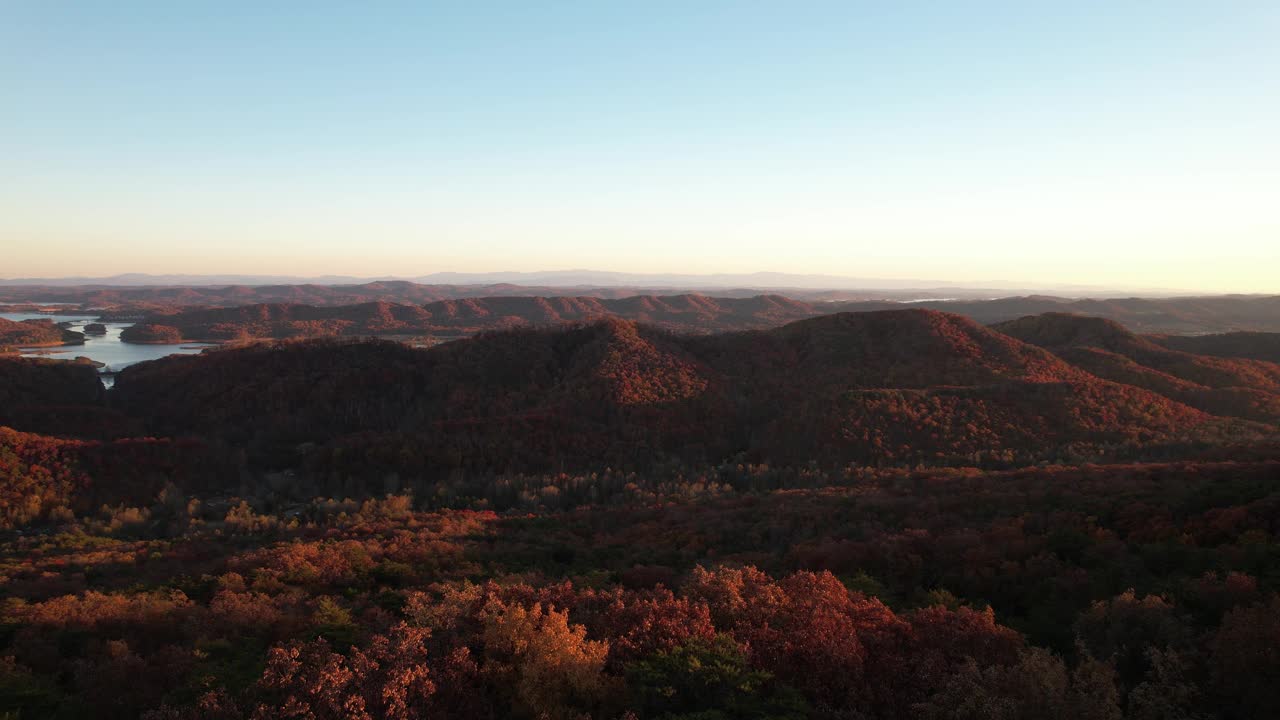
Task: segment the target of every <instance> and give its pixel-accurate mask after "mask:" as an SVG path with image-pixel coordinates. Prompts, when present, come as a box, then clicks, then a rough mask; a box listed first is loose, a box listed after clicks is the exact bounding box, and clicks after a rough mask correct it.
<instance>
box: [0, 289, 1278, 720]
mask: <svg viewBox="0 0 1280 720" xmlns="http://www.w3.org/2000/svg"><path fill="white" fill-rule="evenodd" d="M1247 344H1248V343H1246V345H1247ZM1228 354H1229V353H1228V350H1227V349H1222V348H1219V351H1218V352H1214V353H1200V352H1191V351H1188V350H1186V349H1182V348H1180V347H1178V344H1177V343H1176V342H1173V341H1169V340H1167V339H1157V338H1150V337H1144V336H1139V335H1134V334H1133V333H1131V332H1129V331H1127V330H1125V329H1124V328H1123V327H1121V326H1120V325H1118V324H1115V323H1111V322H1105V321H1099V320H1095V319H1090V318H1080V317H1075V316H1068V315H1045V316H1040V317H1036V318H1027V319H1023V320H1019V321H1016V322H1013V323H1009V324H1007V325H1000V326H997V327H995V328H987V327H983V326H981V325H979V324H977V323H975V322H973V321H972V320H969V319H966V318H963V317H960V316H957V315H949V314H943V313H937V312H932V311H927V310H911V311H893V312H878V313H845V314H838V315H832V316H826V317H819V318H813V319H809V320H803V321H800V322H796V323H792V324H790V325H786V326H783V327H780V328H776V329H771V330H757V331H743V332H735V333H721V334H702V335H685V334H677V333H672V332H670V331H668V330H664V329H661V328H654V327H650V326H645V325H637V324H635V323H631V322H627V321H622V320H618V319H606V320H601V321H596V322H592V323H587V324H580V325H572V326H565V327H558V328H553V329H547V328H527V327H526V328H514V329H510V330H506V331H502V332H493V333H482V334H481V335H479V336H477V337H474V338H470V339H466V340H460V341H457V342H451V343H446V344H443V345H439V346H436V347H433V348H430V349H425V350H422V349H414V348H410V347H408V346H405V345H401V344H398V343H394V342H389V341H367V340H366V341H333V340H328V341H326V340H306V341H292V342H278V343H264V344H257V345H249V346H246V347H240V348H235V349H225V350H218V351H213V352H206V353H203V354H201V355H198V356H183V357H171V358H167V359H164V360H161V361H153V362H149V363H142V364H139V365H136V366H133V367H131V368H128V369H126V370H125V371H124V372H122V373H121V374H120V375H119V376H118V377H117V380H116V384H115V387H114V388H113V389H112V390H110V391H103V390H102V388H101V385H100V384H98V383H97V379H96V377H94V373H93V369H92V368H90V367H86V366H77V365H75V364H73V363H59V362H52V361H35V360H30V359H26V358H2V359H0V424H3V425H6V426H8V427H6V428H0V528H4V530H3V531H0V596H3V597H4V598H5V600H4V605H3V607H2V608H0V613H2V616H0V717H4V716H5V715H6V714H8V716H12V717H20V718H23V719H24V720H26V719H28V718H42V717H57V718H78V717H88V716H92V717H106V718H135V717H146V718H151V719H154V720H159V719H168V718H193V719H194V718H202V719H210V720H212V719H215V718H216V719H222V718H226V719H231V718H276V717H295V718H413V717H456V718H486V717H487V718H507V717H515V718H609V719H623V718H636V719H637V720H639V719H644V718H685V719H688V720H692V719H694V718H697V719H699V720H709V719H712V718H726V719H727V718H849V719H854V718H857V719H860V720H861V719H868V718H903V719H906V718H962V719H963V718H972V719H974V720H979V719H988V718H999V719H1009V720H1014V719H1027V720H1031V719H1038V718H1046V719H1047V718H1098V719H1103V718H1107V719H1111V718H1116V719H1119V718H1141V719H1144V720H1146V719H1151V720H1154V719H1156V718H1174V719H1176V718H1185V719H1188V720H1190V719H1193V718H1231V719H1244V718H1269V717H1276V716H1277V715H1280V691H1277V688H1280V653H1278V652H1277V650H1276V648H1278V647H1280V543H1277V542H1276V535H1277V533H1280V428H1278V425H1277V423H1278V422H1280V414H1277V413H1276V407H1277V403H1276V398H1277V397H1278V396H1280V366H1278V365H1276V364H1274V363H1271V362H1267V361H1266V360H1265V359H1259V358H1248V357H1240V355H1246V354H1247V353H1241V352H1239V351H1238V349H1237V351H1236V355H1235V356H1233V357H1227V355H1228ZM121 688H128V689H129V691H128V692H122V691H121Z"/></svg>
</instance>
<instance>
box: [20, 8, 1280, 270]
mask: <svg viewBox="0 0 1280 720" xmlns="http://www.w3.org/2000/svg"><path fill="white" fill-rule="evenodd" d="M268 5H269V6H271V7H266V6H268ZM1277 38H1280V3H1277V2H1275V1H1274V0H1269V1H1263V2H1247V1H1243V0H1242V1H1231V0H1227V1H1225V2H1203V1H1202V2H1179V1H1177V0H1167V1H1159V2H1157V1H1154V0H1153V1H1136V2H999V3H991V2H987V3H983V2H929V3H924V2H902V3H887V2H875V3H869V2H868V3H862V2H853V1H851V0H846V1H844V2H822V3H805V2H769V3H763V2H745V1H736V2H712V1H700V0H685V1H683V2H643V3H641V2H633V3H613V2H590V3H588V2H581V3H556V2H545V3H542V2H465V3H464V2H456V3H435V2H426V1H425V0H424V1H422V2H415V3H404V4H397V3H341V4H337V3H334V4H329V3H324V2H312V3H236V2H207V3H206V2H176V3H175V2H127V1H124V2H119V3H111V2H96V1H95V2H80V3H71V2H54V1H52V0H49V1H34V0H33V1H31V2H7V3H3V5H0V103H2V105H0V246H3V255H2V256H0V277H19V276H48V275H71V274H108V273H114V272H129V271H137V272H244V273H251V272H252V273H291V274H302V275H311V274H324V273H344V274H356V275H384V274H395V275H413V274H421V273H426V272H432V271H437V270H464V271H481V270H545V269H562V268H570V267H590V268H595V269H606V270H623V271H626V270H634V271H645V272H654V271H671V272H714V271H727V272H740V271H755V270H775V271H782V272H824V273H835V274H844V275H853V276H874V277H907V278H920V277H925V278H935V279H945V280H962V281H974V282H979V281H988V280H1004V281H1010V282H1045V283H1052V282H1061V283H1096V284H1104V285H1122V286H1130V287H1175V288H1190V289H1204V290H1238V291H1274V292H1280V42H1277Z"/></svg>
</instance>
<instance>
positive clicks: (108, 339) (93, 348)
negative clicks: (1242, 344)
mask: <svg viewBox="0 0 1280 720" xmlns="http://www.w3.org/2000/svg"><path fill="white" fill-rule="evenodd" d="M97 317H98V316H96V315H62V314H48V313H0V318H4V319H5V320H13V321H21V320H31V319H48V320H52V321H54V322H56V323H60V322H69V323H71V327H70V329H72V330H75V331H76V332H84V326H85V325H86V324H88V323H91V322H95V321H96V320H97ZM132 324H133V323H103V325H106V326H107V334H106V335H85V336H84V344H83V345H59V346H55V347H41V348H23V349H22V354H23V355H32V356H39V357H48V358H54V359H66V360H73V359H75V358H77V357H87V358H89V359H90V360H95V361H97V362H100V363H103V365H104V366H105V367H103V368H102V372H115V371H118V370H120V369H121V368H124V367H128V366H129V365H132V364H134V363H138V362H142V361H144V360H155V359H157V358H162V357H165V356H168V355H189V354H193V353H198V352H200V351H201V350H203V349H204V348H207V347H213V346H212V345H210V344H207V343H182V344H180V345H138V344H135V343H127V342H121V341H120V332H121V331H122V330H124V329H125V328H127V327H129V326H130V325H132ZM103 381H104V382H105V383H106V384H107V386H108V387H109V386H110V385H111V377H110V376H106V377H104V378H103Z"/></svg>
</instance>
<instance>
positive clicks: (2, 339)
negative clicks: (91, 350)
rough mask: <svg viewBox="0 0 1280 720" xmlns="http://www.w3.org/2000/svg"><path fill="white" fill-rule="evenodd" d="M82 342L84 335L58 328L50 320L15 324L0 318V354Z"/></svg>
mask: <svg viewBox="0 0 1280 720" xmlns="http://www.w3.org/2000/svg"><path fill="white" fill-rule="evenodd" d="M78 342H84V335H83V334H81V333H78V332H72V331H70V330H64V329H63V328H61V327H58V326H57V325H56V324H54V322H53V321H52V320H23V321H21V322H16V321H13V320H6V319H4V318H0V354H5V353H6V352H10V351H13V350H16V349H17V348H19V347H40V346H48V345H64V344H75V343H78Z"/></svg>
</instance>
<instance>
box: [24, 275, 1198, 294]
mask: <svg viewBox="0 0 1280 720" xmlns="http://www.w3.org/2000/svg"><path fill="white" fill-rule="evenodd" d="M379 282H411V283H414V284H419V285H482V286H483V285H523V286H526V287H538V286H544V287H555V288H573V287H576V288H587V287H595V288H619V287H627V288H650V289H655V290H665V291H672V290H685V291H697V290H712V289H718V290H723V289H752V290H756V291H767V290H854V291H856V290H872V291H898V290H948V291H952V292H955V291H964V292H963V294H965V295H969V294H971V293H975V292H976V293H981V294H987V293H991V292H1004V293H1012V292H1017V293H1035V292H1054V293H1061V294H1067V295H1072V296H1076V297H1084V296H1106V295H1115V294H1117V293H1136V294H1139V295H1144V296H1169V295H1188V294H1194V293H1191V292H1190V291H1187V290H1178V289H1169V288H1132V287H1129V288H1120V287H1108V286H1100V285H1079V284H1055V283H1018V282H1005V281H990V282H957V281H948V280H929V279H918V278H872V277H848V276H841V275H827V274H799V273H782V272H751V273H705V274H699V273H634V272H614V271H602V270H581V269H579V270H552V271H524V272H521V271H513V272H436V273H429V274H425V275H417V276H393V275H384V276H378V277H357V276H350V275H323V276H316V277H304V276H296V275H241V274H219V275H212V274H211V275H193V274H164V275H151V274H146V273H124V274H119V275H110V276H105V277H64V278H11V279H4V278H0V286H44V287H49V288H59V287H77V286H79V287H99V288H103V287H147V286H154V287H174V286H183V287H217V286H226V285H247V286H251V287H254V286H262V285H367V284H371V283H379Z"/></svg>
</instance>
